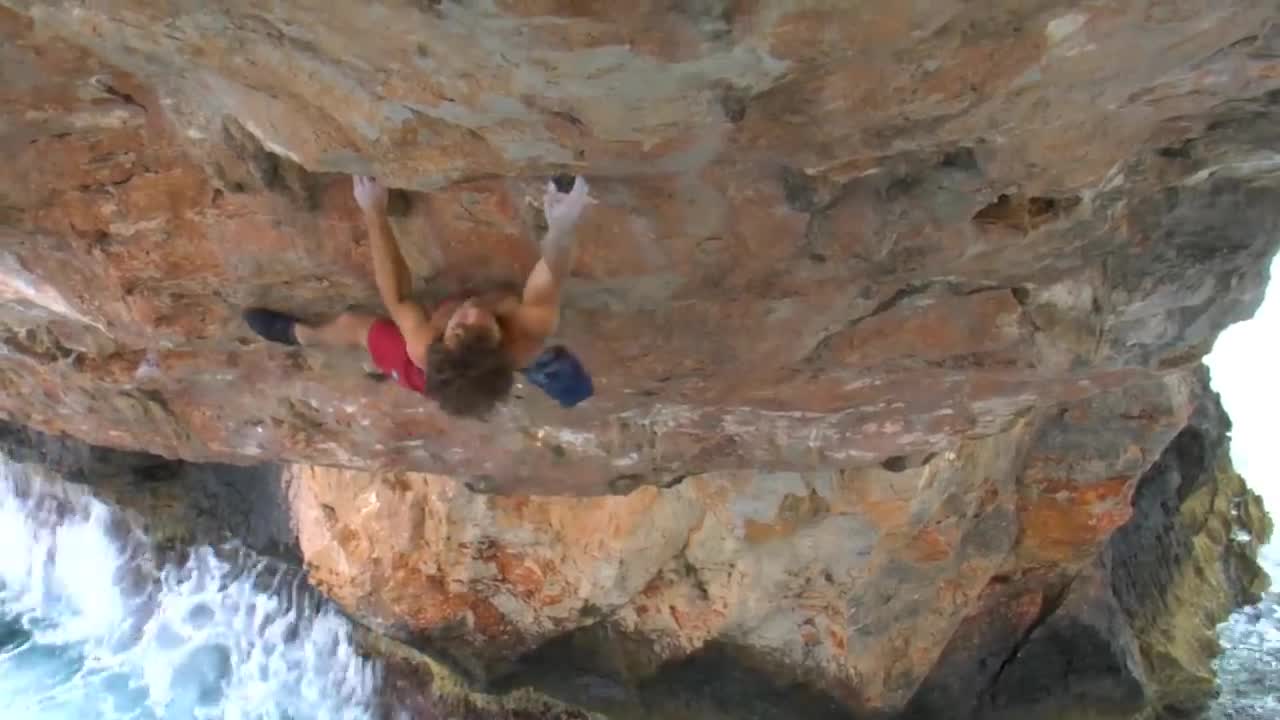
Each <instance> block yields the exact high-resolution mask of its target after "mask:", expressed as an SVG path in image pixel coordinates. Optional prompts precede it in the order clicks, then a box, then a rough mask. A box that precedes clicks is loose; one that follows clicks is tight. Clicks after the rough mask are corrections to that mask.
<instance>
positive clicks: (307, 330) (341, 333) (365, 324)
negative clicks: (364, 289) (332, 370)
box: [295, 312, 378, 347]
mask: <svg viewBox="0 0 1280 720" xmlns="http://www.w3.org/2000/svg"><path fill="white" fill-rule="evenodd" d="M377 319H378V317H377V316H376V315H366V314H365V313H358V312H344V313H342V314H341V315H338V317H336V318H334V319H332V320H330V321H329V322H327V323H324V324H323V325H304V324H302V323H298V326H297V330H296V331H295V332H296V333H297V336H298V342H299V343H301V344H303V345H327V346H330V347H364V346H365V343H366V342H367V341H368V339H369V328H370V327H372V326H373V323H374V321H376V320H377Z"/></svg>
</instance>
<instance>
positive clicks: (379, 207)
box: [351, 175, 387, 213]
mask: <svg viewBox="0 0 1280 720" xmlns="http://www.w3.org/2000/svg"><path fill="white" fill-rule="evenodd" d="M351 194H352V195H355V198H356V204H357V205H359V206H360V209H361V210H363V211H365V212H366V213H385V212H386V211H387V188H386V187H384V186H383V185H382V183H380V182H378V179H377V178H374V177H370V176H368V175H356V176H355V178H354V182H353V183H352V191H351Z"/></svg>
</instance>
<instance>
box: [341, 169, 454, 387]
mask: <svg viewBox="0 0 1280 720" xmlns="http://www.w3.org/2000/svg"><path fill="white" fill-rule="evenodd" d="M354 194H355V198H356V204H358V205H359V206H360V209H361V210H362V211H363V213H364V221H365V225H366V227H367V228H368V230H369V244H370V246H371V249H372V251H373V279H374V282H375V283H376V284H377V286H378V295H380V296H381V297H382V304H383V305H385V306H386V308H387V313H388V314H390V315H391V319H392V320H393V321H395V324H396V326H397V327H399V328H400V332H401V334H403V335H404V338H405V344H406V346H407V347H408V349H409V357H410V359H412V360H413V361H414V363H415V364H417V365H418V366H419V367H424V366H425V365H424V363H425V362H426V347H427V345H428V344H430V342H431V340H432V338H434V337H435V332H434V331H433V329H432V328H431V324H430V321H429V319H428V317H427V314H426V312H425V311H423V309H422V306H421V305H419V304H418V303H416V302H414V301H413V300H412V299H411V298H410V293H411V291H412V290H413V278H412V276H410V275H409V266H408V265H406V264H405V262H404V257H403V256H402V255H401V254H400V247H399V246H398V245H397V243H396V235H395V231H394V230H392V229H391V223H390V222H389V221H388V220H387V189H386V188H385V187H383V186H382V184H381V183H379V182H378V181H377V180H376V179H374V178H371V177H367V176H363V175H360V176H356V178H355V182H354Z"/></svg>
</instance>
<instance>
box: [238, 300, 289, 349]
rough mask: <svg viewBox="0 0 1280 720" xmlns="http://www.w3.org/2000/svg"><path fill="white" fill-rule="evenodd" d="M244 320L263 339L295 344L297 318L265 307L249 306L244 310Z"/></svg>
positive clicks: (282, 343) (283, 343)
mask: <svg viewBox="0 0 1280 720" xmlns="http://www.w3.org/2000/svg"><path fill="white" fill-rule="evenodd" d="M244 321H245V322H246V323H248V325H249V327H250V328H252V329H253V331H254V332H256V333H258V334H259V335H261V336H262V337H263V338H264V339H266V340H270V341H271V342H274V343H280V344H281V345H297V344H298V336H297V334H296V333H294V327H295V326H296V325H297V324H298V319H297V318H295V317H292V316H289V315H285V314H284V313H278V312H276V311H275V310H268V309H266V308H249V309H248V310H245V311H244Z"/></svg>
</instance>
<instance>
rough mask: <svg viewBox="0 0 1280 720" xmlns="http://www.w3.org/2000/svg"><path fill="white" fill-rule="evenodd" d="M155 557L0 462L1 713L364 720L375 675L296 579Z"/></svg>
mask: <svg viewBox="0 0 1280 720" xmlns="http://www.w3.org/2000/svg"><path fill="white" fill-rule="evenodd" d="M173 555H174V558H175V559H172V560H169V559H165V558H166V556H164V555H163V554H161V553H159V552H158V551H157V550H156V548H155V547H154V546H153V544H152V543H151V542H150V541H149V540H148V538H147V537H146V536H145V535H143V533H142V532H141V531H140V530H139V529H138V527H137V525H136V524H135V523H133V522H130V520H129V518H128V517H126V515H125V514H124V513H121V512H120V511H118V510H115V509H113V508H111V507H109V506H107V505H105V504H104V503H102V502H100V501H98V500H96V499H95V498H94V497H93V496H92V495H90V494H89V493H88V491H87V490H85V489H84V488H81V487H79V486H75V485H71V484H69V483H64V482H62V481H60V480H57V479H56V478H47V477H37V476H35V475H33V474H32V473H31V472H29V471H28V469H27V468H25V467H23V466H18V465H14V464H11V463H9V462H8V461H6V460H0V717H3V718H4V719H5V720H52V719H54V718H74V719H75V720H89V719H91V718H122V719H123V718H128V719H131V720H132V719H137V720H150V719H152V718H154V719H157V720H158V719H161V718H163V719H165V720H168V719H170V718H173V719H176V718H219V719H223V718H225V719H227V720H250V719H258V718H261V719H267V718H271V719H275V718H289V719H290V720H302V719H304V718H315V719H316V720H321V719H325V720H327V719H330V718H333V719H337V718H343V719H346V718H351V719H356V718H368V717H373V716H374V712H375V706H376V697H377V690H378V687H379V684H380V671H379V668H378V666H377V665H376V664H375V663H373V662H370V661H368V660H366V659H363V658H361V657H360V656H359V655H357V653H356V651H355V647H354V645H353V643H352V638H351V630H352V628H351V625H350V623H349V622H348V621H347V620H346V619H345V618H343V617H342V616H341V615H339V614H338V613H337V612H335V611H334V610H333V609H332V608H331V607H330V606H328V604H327V603H325V602H324V601H322V600H321V599H319V598H318V597H317V596H316V594H315V593H314V592H313V591H311V590H310V589H309V588H308V587H307V586H306V585H305V583H304V582H303V580H302V578H301V576H300V574H299V573H298V572H296V571H295V570H294V569H292V568H290V567H288V566H285V565H283V564H281V563H279V562H276V561H274V560H270V559H266V558H262V557H259V556H257V555H255V554H254V553H252V552H250V551H248V550H246V549H244V548H241V547H237V546H223V547H217V548H214V547H199V548H195V549H192V550H191V551H189V552H182V553H174V554H173Z"/></svg>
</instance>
